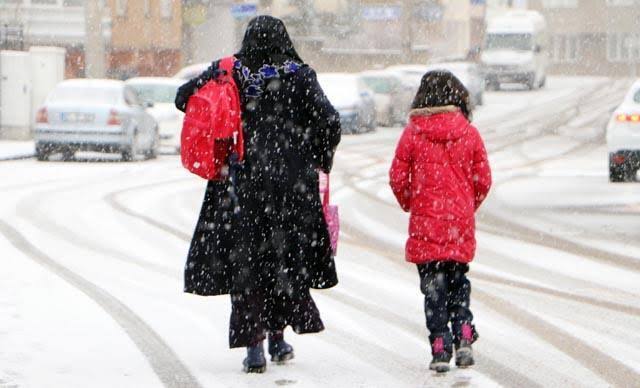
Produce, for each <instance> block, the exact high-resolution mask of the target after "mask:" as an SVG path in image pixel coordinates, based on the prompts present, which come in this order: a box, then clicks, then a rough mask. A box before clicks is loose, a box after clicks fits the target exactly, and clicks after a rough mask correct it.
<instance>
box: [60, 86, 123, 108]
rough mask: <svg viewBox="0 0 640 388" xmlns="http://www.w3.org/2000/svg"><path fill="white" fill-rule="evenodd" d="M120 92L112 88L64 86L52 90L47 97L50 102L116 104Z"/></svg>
mask: <svg viewBox="0 0 640 388" xmlns="http://www.w3.org/2000/svg"><path fill="white" fill-rule="evenodd" d="M121 95H122V90H121V89H119V88H113V87H99V86H79V85H74V86H70V85H64V86H59V87H57V88H55V89H54V91H53V92H52V93H51V95H50V96H49V101H51V102H56V103H60V102H74V103H85V104H86V103H89V104H91V103H94V104H111V105H114V104H117V103H118V101H120V97H121Z"/></svg>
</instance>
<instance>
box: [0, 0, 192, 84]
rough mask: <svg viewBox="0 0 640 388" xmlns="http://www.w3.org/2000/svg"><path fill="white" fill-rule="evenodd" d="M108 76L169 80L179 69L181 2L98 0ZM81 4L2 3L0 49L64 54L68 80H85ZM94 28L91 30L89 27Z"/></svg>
mask: <svg viewBox="0 0 640 388" xmlns="http://www.w3.org/2000/svg"><path fill="white" fill-rule="evenodd" d="M98 3H99V4H100V8H99V12H100V15H99V17H98V19H99V20H100V21H101V22H100V25H99V26H98V28H99V29H100V30H101V31H102V34H101V35H102V38H103V39H102V41H101V42H99V44H102V45H103V47H104V52H105V62H106V66H105V68H106V74H105V75H106V76H107V77H112V78H125V77H128V76H133V75H173V74H174V73H175V72H176V71H177V70H179V68H180V67H181V65H182V55H181V43H182V8H181V7H182V4H181V1H180V0H128V1H127V0H100V1H99V2H98ZM85 12H86V10H85V0H5V1H0V26H2V27H1V28H0V46H1V47H0V48H2V49H13V50H28V49H29V47H32V46H57V47H62V48H64V49H65V50H66V59H65V73H66V74H65V75H66V77H67V78H75V77H84V76H85V51H84V48H85V45H86V44H87V42H86V37H87V34H86V28H87V23H86V13H85ZM92 28H94V27H92Z"/></svg>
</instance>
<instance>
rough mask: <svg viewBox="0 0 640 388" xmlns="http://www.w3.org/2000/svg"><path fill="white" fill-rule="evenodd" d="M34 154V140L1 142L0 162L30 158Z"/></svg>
mask: <svg viewBox="0 0 640 388" xmlns="http://www.w3.org/2000/svg"><path fill="white" fill-rule="evenodd" d="M34 154H35V145H34V143H33V140H26V141H20V140H0V160H8V159H21V158H29V157H32V156H33V155H34Z"/></svg>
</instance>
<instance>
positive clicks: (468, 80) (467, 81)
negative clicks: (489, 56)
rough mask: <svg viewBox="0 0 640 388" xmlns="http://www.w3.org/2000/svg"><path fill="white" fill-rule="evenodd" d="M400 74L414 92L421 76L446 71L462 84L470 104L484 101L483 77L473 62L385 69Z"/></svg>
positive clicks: (418, 85) (401, 66) (479, 103)
mask: <svg viewBox="0 0 640 388" xmlns="http://www.w3.org/2000/svg"><path fill="white" fill-rule="evenodd" d="M387 70H388V71H393V72H396V73H398V74H400V75H401V76H402V77H403V79H405V81H406V82H408V83H409V84H411V85H412V86H413V87H414V89H415V92H417V91H418V88H419V87H420V81H421V79H422V76H423V75H424V74H425V73H426V72H428V71H432V70H448V71H450V72H451V73H453V75H455V76H456V78H458V79H459V80H460V82H462V84H463V85H464V86H465V87H466V88H467V90H468V91H469V96H470V97H471V104H472V105H473V106H478V105H482V104H483V100H484V75H483V73H482V70H481V68H480V66H478V64H476V63H473V62H442V63H432V64H429V65H426V66H425V65H400V66H391V67H389V68H387Z"/></svg>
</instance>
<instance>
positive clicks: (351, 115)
mask: <svg viewBox="0 0 640 388" xmlns="http://www.w3.org/2000/svg"><path fill="white" fill-rule="evenodd" d="M318 81H319V82H320V85H321V86H322V89H323V90H324V92H325V93H326V95H327V97H328V98H329V101H331V103H332V104H333V106H334V107H335V108H336V110H337V111H338V112H339V113H340V123H341V125H342V131H343V133H360V132H365V131H372V130H374V129H375V128H376V107H375V102H374V100H373V92H372V91H371V90H369V88H367V86H366V85H365V83H364V81H363V80H362V77H360V76H359V75H358V74H349V73H323V74H318Z"/></svg>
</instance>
